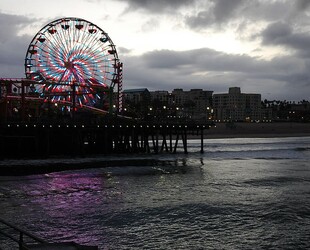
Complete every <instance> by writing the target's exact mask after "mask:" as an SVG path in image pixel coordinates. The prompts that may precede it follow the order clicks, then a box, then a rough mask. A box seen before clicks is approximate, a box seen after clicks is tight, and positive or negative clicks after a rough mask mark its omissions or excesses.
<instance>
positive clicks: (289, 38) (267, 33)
mask: <svg viewBox="0 0 310 250" xmlns="http://www.w3.org/2000/svg"><path fill="white" fill-rule="evenodd" d="M261 36H262V43H263V44H264V45H275V46H279V45H280V46H285V47H286V48H287V49H294V50H296V51H297V52H298V53H299V54H300V55H301V56H310V50H309V44H310V35H309V34H308V33H306V32H295V31H294V30H293V29H292V27H291V26H290V25H289V24H287V23H282V22H277V23H272V24H270V25H269V26H268V27H267V28H266V29H265V30H264V31H263V32H262V34H261Z"/></svg>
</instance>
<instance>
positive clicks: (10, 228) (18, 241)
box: [0, 218, 98, 250]
mask: <svg viewBox="0 0 310 250" xmlns="http://www.w3.org/2000/svg"><path fill="white" fill-rule="evenodd" d="M1 236H4V238H5V240H7V242H6V244H7V245H8V246H9V247H10V249H15V248H13V247H14V246H15V245H16V247H18V249H19V250H34V249H41V250H43V249H46V250H48V249H59V250H61V249H63V250H66V249H67V250H74V249H77V250H98V247H97V246H83V245H79V244H77V243H74V242H59V243H49V242H47V241H45V240H43V239H41V238H39V237H37V236H35V235H34V234H32V233H30V232H27V231H26V230H24V229H21V228H19V227H17V226H14V225H12V224H11V223H9V222H7V221H5V220H3V219H1V218H0V239H1ZM0 243H1V241H0ZM0 249H2V246H1V245H0Z"/></svg>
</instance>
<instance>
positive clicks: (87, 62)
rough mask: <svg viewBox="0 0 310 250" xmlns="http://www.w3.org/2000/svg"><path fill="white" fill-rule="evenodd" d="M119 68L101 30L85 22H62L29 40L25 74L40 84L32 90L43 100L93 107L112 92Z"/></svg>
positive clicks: (114, 49) (43, 29)
mask: <svg viewBox="0 0 310 250" xmlns="http://www.w3.org/2000/svg"><path fill="white" fill-rule="evenodd" d="M119 64H120V63H119V59H118V55H117V51H116V48H115V45H114V44H113V42H112V40H111V39H110V37H109V36H108V34H107V33H106V32H104V31H103V30H102V29H101V28H99V27H98V26H97V25H95V24H93V23H90V22H88V21H86V20H84V19H80V18H61V19H58V20H55V21H53V22H51V23H49V24H47V25H46V26H44V27H43V28H42V29H41V30H40V31H39V32H38V33H37V34H36V35H35V36H34V38H33V39H32V41H31V43H30V45H29V47H28V50H27V54H26V58H25V74H26V78H28V79H31V80H34V81H36V82H39V83H42V84H37V85H36V86H35V91H36V92H37V93H38V94H39V95H40V96H41V97H42V98H46V99H47V98H48V99H49V100H50V101H53V102H59V103H61V102H63V103H72V104H73V106H75V105H80V106H83V105H84V106H85V105H86V106H94V105H95V104H96V103H98V102H100V100H101V99H102V98H104V97H103V96H104V95H105V93H107V92H108V91H111V89H112V90H113V88H114V85H115V83H117V80H118V79H117V78H118V70H119V66H118V65H119ZM71 106H72V105H71ZM69 108H70V107H69Z"/></svg>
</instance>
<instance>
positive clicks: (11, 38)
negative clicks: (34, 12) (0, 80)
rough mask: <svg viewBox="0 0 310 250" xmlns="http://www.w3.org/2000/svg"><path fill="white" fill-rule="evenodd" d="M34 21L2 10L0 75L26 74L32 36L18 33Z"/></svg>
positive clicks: (16, 75)
mask: <svg viewBox="0 0 310 250" xmlns="http://www.w3.org/2000/svg"><path fill="white" fill-rule="evenodd" d="M33 21H34V19H30V18H26V17H24V16H18V15H9V14H4V13H1V12H0V55H1V57H0V73H1V75H0V77H23V76H24V59H25V55H26V51H27V48H28V45H29V43H30V41H31V37H30V36H27V35H22V36H21V35H19V34H18V33H19V32H20V31H22V30H23V29H24V28H25V27H26V26H27V25H29V24H31V23H32V22H33ZM25 41H29V43H27V42H25Z"/></svg>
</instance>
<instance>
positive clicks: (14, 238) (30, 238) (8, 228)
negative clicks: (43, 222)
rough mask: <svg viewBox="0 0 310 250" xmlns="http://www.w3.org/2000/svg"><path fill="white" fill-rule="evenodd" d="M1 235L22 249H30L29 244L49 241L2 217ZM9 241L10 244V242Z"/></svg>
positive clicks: (0, 224) (0, 222) (0, 223)
mask: <svg viewBox="0 0 310 250" xmlns="http://www.w3.org/2000/svg"><path fill="white" fill-rule="evenodd" d="M0 235H2V236H4V237H5V238H6V239H8V240H9V242H10V243H12V245H14V244H16V245H18V246H19V249H20V250H30V248H28V247H27V244H46V243H47V242H46V241H45V240H43V239H41V238H39V237H37V236H35V235H33V234H31V233H29V232H27V231H25V230H23V229H21V228H19V227H17V226H14V225H12V224H11V223H9V222H7V221H5V220H3V219H1V218H0ZM10 243H9V244H10Z"/></svg>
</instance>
